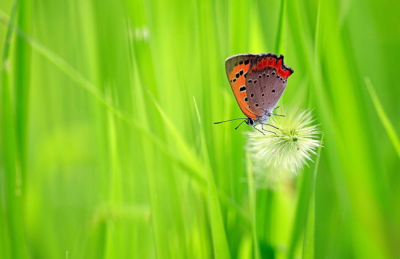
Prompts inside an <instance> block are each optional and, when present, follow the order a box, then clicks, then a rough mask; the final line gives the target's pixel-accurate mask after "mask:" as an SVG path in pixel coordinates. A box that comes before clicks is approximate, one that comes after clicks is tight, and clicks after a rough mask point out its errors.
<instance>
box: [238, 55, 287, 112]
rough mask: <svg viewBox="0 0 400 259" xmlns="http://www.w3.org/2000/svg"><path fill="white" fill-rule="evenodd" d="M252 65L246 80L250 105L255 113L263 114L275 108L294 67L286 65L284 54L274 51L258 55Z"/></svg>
mask: <svg viewBox="0 0 400 259" xmlns="http://www.w3.org/2000/svg"><path fill="white" fill-rule="evenodd" d="M250 66H251V67H250V69H249V71H248V73H247V81H246V90H247V94H248V97H249V98H248V101H249V104H248V105H249V106H250V111H252V112H253V113H254V114H255V115H258V116H263V115H264V114H266V113H271V112H272V111H273V110H274V109H275V107H276V105H277V103H278V101H279V99H280V98H281V96H282V94H283V92H284V91H285V89H286V85H287V80H288V77H289V76H290V75H291V74H293V69H292V68H290V67H287V66H286V65H285V63H284V62H283V56H282V55H280V56H277V55H275V54H273V53H265V54H261V55H257V57H254V58H253V59H252V62H251V63H250Z"/></svg>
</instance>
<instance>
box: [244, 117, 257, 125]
mask: <svg viewBox="0 0 400 259" xmlns="http://www.w3.org/2000/svg"><path fill="white" fill-rule="evenodd" d="M255 122H256V121H255V120H253V119H252V118H247V121H246V124H247V125H249V126H251V127H253V126H255Z"/></svg>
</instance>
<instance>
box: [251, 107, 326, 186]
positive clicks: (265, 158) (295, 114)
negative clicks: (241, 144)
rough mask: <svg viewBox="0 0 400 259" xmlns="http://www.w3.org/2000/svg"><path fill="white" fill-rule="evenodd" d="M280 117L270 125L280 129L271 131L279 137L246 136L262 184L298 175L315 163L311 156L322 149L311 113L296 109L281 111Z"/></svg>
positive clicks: (255, 134) (271, 120)
mask: <svg viewBox="0 0 400 259" xmlns="http://www.w3.org/2000/svg"><path fill="white" fill-rule="evenodd" d="M280 113H281V114H284V115H285V117H279V116H272V117H271V119H270V120H269V121H268V123H269V124H271V125H274V126H276V127H278V128H279V129H271V130H273V131H274V132H276V134H277V135H274V134H269V133H266V134H265V135H262V134H260V133H259V132H257V131H250V132H248V133H247V134H248V139H247V150H248V152H249V153H250V156H251V158H252V161H253V164H254V171H255V174H256V175H255V179H256V181H259V182H261V183H262V182H264V181H265V182H274V181H276V180H277V179H278V178H279V177H283V178H285V177H290V175H294V174H297V173H298V172H299V171H300V170H301V169H302V168H303V167H304V165H308V164H307V162H308V161H312V158H311V157H312V155H313V154H316V152H315V150H316V148H317V147H319V146H320V145H321V143H320V140H319V134H320V131H319V130H318V126H317V125H315V124H314V122H315V120H314V119H313V116H312V113H311V111H308V110H305V109H299V108H298V107H294V108H287V109H283V108H282V109H281V110H280ZM264 127H268V126H264ZM293 173H294V174H293ZM262 185H264V183H262Z"/></svg>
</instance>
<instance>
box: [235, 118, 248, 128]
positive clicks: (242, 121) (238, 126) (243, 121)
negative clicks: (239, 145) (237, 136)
mask: <svg viewBox="0 0 400 259" xmlns="http://www.w3.org/2000/svg"><path fill="white" fill-rule="evenodd" d="M245 121H246V120H244V121H242V122H241V123H239V125H237V127H236V128H235V130H237V129H238V128H239V126H240V125H242V123H243V122H245Z"/></svg>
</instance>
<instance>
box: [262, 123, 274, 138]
mask: <svg viewBox="0 0 400 259" xmlns="http://www.w3.org/2000/svg"><path fill="white" fill-rule="evenodd" d="M268 125H269V124H268ZM270 126H272V125H270ZM261 128H262V130H264V131H266V132H269V133H272V134H275V135H276V136H277V134H276V133H275V132H273V131H270V130H266V129H264V124H261Z"/></svg>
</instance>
